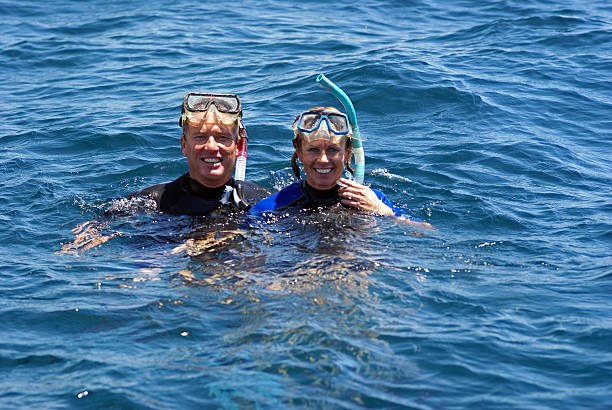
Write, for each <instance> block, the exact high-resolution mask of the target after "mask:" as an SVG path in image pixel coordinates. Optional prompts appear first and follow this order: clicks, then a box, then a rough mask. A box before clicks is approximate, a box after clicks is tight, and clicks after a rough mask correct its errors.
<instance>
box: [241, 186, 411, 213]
mask: <svg viewBox="0 0 612 410" xmlns="http://www.w3.org/2000/svg"><path fill="white" fill-rule="evenodd" d="M372 191H374V193H375V194H376V196H377V197H378V199H380V200H381V201H382V202H383V203H384V204H385V205H387V206H388V207H389V208H391V210H393V213H395V215H396V216H402V215H403V216H405V217H406V218H408V219H410V220H411V221H415V222H422V220H421V219H418V218H413V217H411V216H408V215H406V213H405V212H404V211H403V210H402V209H401V208H398V207H397V206H395V205H394V204H393V203H392V202H391V201H390V200H389V198H387V197H386V196H385V194H383V193H382V192H381V191H379V190H377V189H372ZM340 199H341V198H340V196H339V195H338V186H337V185H336V186H335V187H333V188H332V189H328V190H319V189H316V188H313V187H311V186H310V185H308V184H307V183H306V181H305V180H301V181H300V182H294V183H293V184H291V185H289V186H288V187H286V188H283V189H282V190H280V191H279V192H277V193H276V194H274V195H272V196H270V197H268V198H265V199H262V200H261V201H259V202H258V203H256V204H255V205H254V206H253V207H252V208H251V210H250V212H249V213H250V214H252V215H257V214H261V213H263V212H265V211H273V210H276V209H283V208H289V207H291V208H298V209H317V208H325V207H329V206H331V205H334V204H337V203H338V202H340Z"/></svg>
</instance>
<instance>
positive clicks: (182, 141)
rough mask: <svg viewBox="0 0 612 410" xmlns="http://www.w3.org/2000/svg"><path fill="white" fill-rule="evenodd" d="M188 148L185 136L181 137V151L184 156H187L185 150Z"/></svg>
mask: <svg viewBox="0 0 612 410" xmlns="http://www.w3.org/2000/svg"><path fill="white" fill-rule="evenodd" d="M186 146H187V141H185V134H183V135H181V151H182V152H183V156H185V157H186V156H187V155H185V148H186Z"/></svg>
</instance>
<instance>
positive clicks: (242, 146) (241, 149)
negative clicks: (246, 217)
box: [234, 120, 250, 211]
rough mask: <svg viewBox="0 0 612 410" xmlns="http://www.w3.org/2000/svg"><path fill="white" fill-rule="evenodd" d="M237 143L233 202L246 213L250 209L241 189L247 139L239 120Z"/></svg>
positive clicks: (244, 171)
mask: <svg viewBox="0 0 612 410" xmlns="http://www.w3.org/2000/svg"><path fill="white" fill-rule="evenodd" d="M239 134H240V135H239V137H238V142H237V150H238V154H237V155H236V168H235V169H234V185H235V187H234V202H235V203H236V205H237V206H238V208H239V209H241V210H243V211H246V210H247V209H249V208H250V206H249V204H247V203H246V201H245V200H244V198H243V192H242V187H243V184H244V176H245V173H246V162H247V146H248V140H249V137H248V136H247V132H246V128H245V127H244V124H243V123H242V120H240V131H239Z"/></svg>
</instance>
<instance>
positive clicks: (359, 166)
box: [317, 74, 365, 184]
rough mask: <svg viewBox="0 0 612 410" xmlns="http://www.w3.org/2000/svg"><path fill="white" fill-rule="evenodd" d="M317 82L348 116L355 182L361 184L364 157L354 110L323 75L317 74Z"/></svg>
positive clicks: (351, 104)
mask: <svg viewBox="0 0 612 410" xmlns="http://www.w3.org/2000/svg"><path fill="white" fill-rule="evenodd" d="M317 82H318V83H319V84H321V85H323V86H324V87H325V88H327V90H328V91H329V92H330V93H332V94H333V95H334V97H336V98H337V99H338V100H340V102H341V103H342V105H343V106H344V110H345V111H346V114H347V116H348V119H349V122H350V123H351V129H352V130H353V138H352V139H353V155H354V156H355V175H354V176H355V181H356V182H357V183H358V184H363V173H364V169H365V157H364V155H363V145H361V135H360V133H359V127H358V126H357V116H356V115H355V108H354V107H353V103H352V102H351V100H350V99H349V98H348V96H347V95H346V94H345V93H344V91H342V90H341V89H340V87H338V86H337V85H336V84H334V83H332V82H331V81H330V80H329V79H328V78H327V77H325V75H323V74H319V75H318V76H317Z"/></svg>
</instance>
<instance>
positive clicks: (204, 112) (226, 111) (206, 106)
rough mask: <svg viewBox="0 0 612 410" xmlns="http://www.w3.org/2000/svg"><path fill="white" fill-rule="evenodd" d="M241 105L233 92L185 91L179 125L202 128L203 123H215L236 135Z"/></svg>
mask: <svg viewBox="0 0 612 410" xmlns="http://www.w3.org/2000/svg"><path fill="white" fill-rule="evenodd" d="M241 117H242V105H241V103H240V98H238V96H237V95H235V94H211V93H197V92H190V93H187V95H186V96H185V99H184V100H183V109H182V114H181V118H180V119H179V125H180V126H181V127H182V126H184V125H188V126H191V127H195V128H198V129H200V128H202V127H203V126H204V124H217V125H218V126H219V128H221V130H222V131H223V132H224V133H225V132H228V133H231V134H232V135H234V136H236V137H237V136H238V133H239V130H240V118H241Z"/></svg>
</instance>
